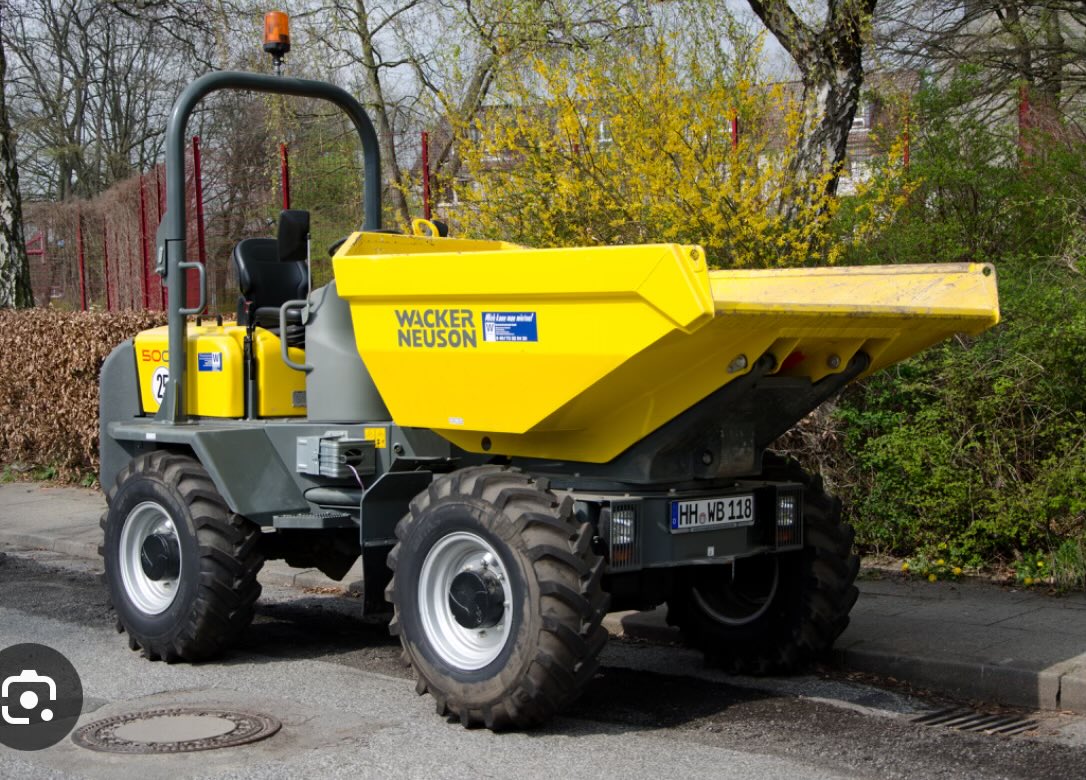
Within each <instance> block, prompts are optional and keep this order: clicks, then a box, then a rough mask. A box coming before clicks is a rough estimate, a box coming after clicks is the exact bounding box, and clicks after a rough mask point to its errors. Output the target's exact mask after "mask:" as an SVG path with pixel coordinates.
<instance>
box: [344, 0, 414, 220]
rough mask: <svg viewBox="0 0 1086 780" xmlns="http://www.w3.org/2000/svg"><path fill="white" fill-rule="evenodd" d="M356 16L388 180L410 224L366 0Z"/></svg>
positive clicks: (358, 2)
mask: <svg viewBox="0 0 1086 780" xmlns="http://www.w3.org/2000/svg"><path fill="white" fill-rule="evenodd" d="M355 16H356V22H357V28H356V32H357V34H358V42H359V44H360V45H361V48H362V65H363V67H364V68H365V70H366V82H367V86H368V87H369V90H370V93H371V97H372V98H373V103H372V108H373V113H374V114H375V115H376V117H377V132H378V134H379V135H380V137H381V146H382V147H383V148H382V149H381V159H382V161H383V162H384V168H385V181H386V182H387V183H388V188H389V196H390V197H391V199H392V208H393V209H394V210H395V212H396V215H397V217H399V219H400V221H401V222H402V223H403V225H404V226H405V227H406V226H407V225H410V224H411V211H410V209H409V208H408V206H407V196H406V194H405V193H404V189H405V184H404V180H403V172H402V171H401V170H400V163H399V160H397V156H396V136H395V134H394V133H393V132H392V120H391V119H390V118H389V111H388V104H387V103H386V102H385V94H384V90H383V88H382V86H381V74H380V72H379V69H380V65H379V64H378V62H377V53H376V51H375V50H374V43H373V35H372V34H371V33H370V27H369V13H368V11H367V9H366V4H365V2H363V0H356V2H355Z"/></svg>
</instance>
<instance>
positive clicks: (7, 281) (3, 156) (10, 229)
mask: <svg viewBox="0 0 1086 780" xmlns="http://www.w3.org/2000/svg"><path fill="white" fill-rule="evenodd" d="M6 71H7V60H6V59H5V57H4V43H3V41H0V308H8V307H15V308H17V309H21V308H27V307H30V306H33V305H34V296H33V294H32V293H31V290H30V260H29V258H28V257H27V256H26V242H25V240H24V237H23V207H22V201H21V200H20V198H19V171H18V169H17V168H16V167H15V136H14V134H13V133H12V130H11V124H10V122H9V121H8V111H7V104H6V102H5V100H4V89H3V88H4V84H5V76H6Z"/></svg>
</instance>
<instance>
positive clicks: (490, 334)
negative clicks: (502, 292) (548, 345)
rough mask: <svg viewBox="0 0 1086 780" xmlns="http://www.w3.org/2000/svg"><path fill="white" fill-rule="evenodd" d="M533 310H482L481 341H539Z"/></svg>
mask: <svg viewBox="0 0 1086 780" xmlns="http://www.w3.org/2000/svg"><path fill="white" fill-rule="evenodd" d="M537 324H538V323H537V322H536V313H535V312H534V311H484V312H483V341H539V329H538V327H537Z"/></svg>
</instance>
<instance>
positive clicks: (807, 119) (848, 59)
mask: <svg viewBox="0 0 1086 780" xmlns="http://www.w3.org/2000/svg"><path fill="white" fill-rule="evenodd" d="M748 2H749V4H750V7H751V10H753V11H754V13H755V14H756V15H757V16H758V18H759V19H761V20H762V22H763V23H764V24H765V26H766V27H767V28H768V29H769V31H770V32H771V33H773V35H774V36H775V37H776V38H777V40H778V41H780V43H781V46H783V47H784V49H785V51H787V52H788V53H789V55H791V57H792V59H793V60H795V62H796V65H797V66H799V70H800V73H801V74H802V80H803V98H804V105H803V112H804V116H803V126H802V138H801V140H800V143H799V148H798V150H797V152H796V158H795V160H794V162H793V165H792V167H793V170H794V171H795V173H796V175H797V176H799V177H801V180H802V181H805V182H807V183H808V197H809V198H811V199H812V201H813V200H816V199H818V198H822V197H831V196H833V195H835V194H836V193H837V184H838V181H839V179H840V175H841V170H842V168H843V167H844V163H845V153H846V150H847V146H848V134H849V131H850V130H851V129H852V121H853V119H854V118H855V117H856V108H857V106H859V103H860V87H861V86H862V85H863V79H864V70H863V46H864V34H865V32H866V30H867V28H868V26H869V24H870V20H871V14H872V13H873V12H874V10H875V4H876V2H877V0H829V2H828V4H827V10H826V20H825V23H824V24H823V26H822V28H821V29H818V30H816V29H813V28H811V27H809V26H808V25H807V24H806V23H805V22H803V21H802V20H801V19H800V18H799V16H798V15H797V14H796V12H795V11H794V10H793V9H792V7H791V6H790V5H789V4H788V0H748ZM827 174H828V178H826V176H827ZM823 182H824V184H823ZM795 210H796V206H795V204H794V202H792V201H791V199H789V201H788V202H787V203H785V204H782V213H783V214H784V216H785V217H790V216H791V215H792V214H793V213H794V211H795Z"/></svg>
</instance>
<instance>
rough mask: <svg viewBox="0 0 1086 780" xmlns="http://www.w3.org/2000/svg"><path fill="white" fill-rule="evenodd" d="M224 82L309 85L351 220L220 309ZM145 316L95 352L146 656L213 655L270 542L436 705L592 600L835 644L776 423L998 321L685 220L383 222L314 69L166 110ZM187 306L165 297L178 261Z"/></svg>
mask: <svg viewBox="0 0 1086 780" xmlns="http://www.w3.org/2000/svg"><path fill="white" fill-rule="evenodd" d="M221 89H241V90H252V91H260V92H270V93H279V94H286V95H295V96H308V97H312V98H319V99H323V100H326V101H330V102H331V103H333V104H335V105H336V106H338V107H339V108H341V109H343V110H344V111H345V112H346V113H347V115H348V116H349V117H350V119H351V120H352V122H353V124H354V126H355V128H356V129H357V131H358V135H359V137H360V139H361V143H362V148H363V154H364V177H365V178H364V214H365V223H364V226H363V228H362V230H360V231H358V232H356V233H353V234H352V235H350V236H349V237H347V238H346V239H345V240H344V241H343V242H342V243H341V244H340V245H339V246H338V248H337V249H336V251H335V253H334V257H333V258H332V261H331V262H332V267H333V272H334V281H332V282H331V283H329V284H327V285H324V286H322V287H319V288H317V289H310V279H311V278H312V276H311V274H310V262H311V259H310V256H309V252H308V233H309V227H308V215H307V214H306V213H305V212H299V211H285V212H283V214H282V216H281V218H280V221H279V226H278V236H277V238H275V239H272V238H267V239H247V240H245V241H241V242H240V243H239V244H238V245H237V248H236V249H235V250H234V260H235V262H236V263H237V266H238V270H239V278H240V280H241V285H242V299H241V302H240V304H239V312H238V314H239V317H238V321H237V323H226V324H223V323H222V322H221V321H216V322H213V323H210V324H208V323H206V322H201V321H200V320H197V321H196V323H195V324H194V323H191V322H189V321H188V318H189V317H191V316H194V315H198V314H200V313H201V312H202V311H203V309H204V308H205V306H204V303H205V297H204V296H205V293H204V290H206V279H205V273H204V269H203V266H201V265H200V264H198V263H191V262H188V261H187V260H186V259H185V257H186V254H185V224H186V222H185V204H186V199H185V192H184V181H185V178H184V156H183V155H184V143H183V141H184V138H185V126H186V122H187V119H188V117H189V115H190V114H191V112H192V110H193V108H194V107H195V106H196V105H197V103H198V102H199V100H200V99H201V98H203V97H204V96H206V95H207V94H209V93H211V92H214V91H217V90H221ZM166 170H167V205H168V210H167V212H166V214H165V216H164V218H163V221H162V224H161V225H160V227H159V232H158V237H157V244H158V267H157V270H158V273H159V274H161V275H162V277H163V278H164V280H165V285H166V287H167V290H168V296H169V297H168V301H169V305H168V309H169V311H168V318H169V319H168V321H169V324H168V326H167V327H165V328H160V329H155V330H150V331H145V332H143V333H140V334H139V335H137V336H136V337H135V338H134V339H131V340H129V341H126V342H124V343H123V344H121V345H120V346H118V347H117V348H116V349H115V350H114V351H113V353H112V354H111V355H110V356H109V358H108V359H107V360H106V362H105V364H104V366H103V369H102V373H101V410H100V411H101V475H100V479H101V484H102V485H103V486H104V487H105V488H106V489H107V498H108V504H109V507H108V510H107V512H106V514H105V515H104V517H103V521H102V525H103V529H104V537H105V538H104V544H103V548H102V550H103V555H104V558H105V566H106V580H107V583H108V588H109V594H110V599H111V603H112V606H113V609H114V610H115V612H116V616H117V620H118V627H119V628H120V629H123V630H124V631H125V632H127V634H128V637H129V643H130V646H131V647H132V648H133V649H139V650H142V652H143V653H144V654H145V655H146V656H147V657H148V658H150V659H151V660H160V659H161V660H166V661H174V660H198V659H205V658H210V657H212V656H214V655H216V654H217V653H219V652H220V651H222V650H223V649H224V648H226V647H228V646H229V645H230V644H231V642H233V641H234V640H235V639H236V638H237V637H238V635H239V634H240V633H241V632H242V631H243V630H244V629H245V627H246V626H247V625H248V623H249V622H250V620H251V619H252V617H253V613H254V605H255V602H256V600H257V598H258V596H259V593H260V586H259V584H258V582H257V573H258V571H259V570H260V567H261V565H262V563H263V561H264V560H266V559H273V558H274V559H284V560H285V561H286V562H287V563H288V564H290V565H293V566H297V567H304V568H310V567H315V568H318V569H320V570H321V571H323V572H324V573H326V574H327V575H328V576H330V577H332V578H337V579H338V578H342V577H343V576H344V575H345V574H346V573H347V572H348V570H349V569H350V568H351V567H352V566H353V565H354V564H355V562H356V561H357V560H358V559H359V558H361V560H362V568H363V598H364V604H365V608H366V609H367V610H370V611H375V612H381V611H383V610H386V609H387V607H386V604H385V599H387V601H388V602H390V604H391V610H392V618H391V623H390V629H391V631H392V633H393V634H395V635H397V636H398V637H399V639H400V641H401V642H402V645H403V649H404V651H405V657H406V659H407V660H409V661H410V663H411V665H412V666H413V668H414V671H415V674H416V675H417V679H418V691H419V692H420V693H429V694H430V695H431V696H432V697H433V698H434V700H435V701H436V705H437V710H438V712H439V713H440V714H447V715H452V716H455V717H457V718H458V719H459V720H460V722H462V723H463V724H464V725H465V726H485V727H487V728H491V729H506V728H523V727H528V726H532V725H536V724H539V723H541V722H543V721H545V720H546V719H547V718H548V717H550V716H551V715H553V714H554V713H555V712H557V711H559V710H560V709H562V708H563V707H564V706H565V705H566V704H567V703H569V702H570V701H571V700H573V699H574V698H575V697H576V696H577V695H578V693H579V692H581V691H582V689H583V688H584V687H585V686H586V684H587V683H588V682H589V680H590V679H591V678H592V676H593V674H594V672H595V670H596V668H597V657H598V654H599V652H600V650H601V648H602V646H603V644H604V641H605V638H606V633H605V631H604V629H603V628H602V626H601V621H602V619H603V617H604V614H605V613H606V612H607V611H608V610H609V609H648V608H653V607H656V606H658V605H661V604H664V603H666V604H667V605H668V608H669V618H670V620H671V622H673V623H674V624H676V625H678V626H679V627H680V628H681V629H682V631H683V633H684V635H685V636H686V638H687V639H688V640H689V641H690V642H692V643H693V644H694V645H696V646H698V647H700V648H702V649H703V650H704V652H705V654H706V656H707V658H708V659H709V660H710V661H712V662H714V663H717V664H720V665H722V666H724V667H725V668H727V669H730V670H733V671H736V672H745V673H773V672H785V671H789V670H793V669H796V668H798V667H800V666H802V665H803V664H804V663H806V662H808V661H810V660H811V659H814V658H816V657H818V656H819V655H821V654H823V653H825V652H826V651H827V650H828V649H829V648H830V647H831V646H832V644H833V642H834V640H835V639H836V638H837V637H838V635H839V634H840V633H841V631H842V630H843V629H844V628H845V626H846V624H847V622H848V614H849V611H850V609H851V607H852V605H853V603H854V601H855V599H856V595H857V590H856V588H855V586H854V584H853V582H854V579H855V577H856V574H857V569H858V558H857V556H856V555H855V554H854V553H853V550H852V542H853V532H852V529H851V528H850V526H849V525H848V524H847V523H845V522H844V521H843V520H842V517H841V506H840V503H839V502H838V501H837V500H835V499H833V498H831V497H830V496H829V495H827V493H826V492H825V491H824V490H823V488H822V484H821V481H820V480H819V479H818V478H817V477H815V476H811V475H808V474H806V473H805V472H804V471H803V470H801V469H800V468H799V467H798V466H797V465H796V464H795V463H794V462H791V461H789V460H786V459H784V458H781V457H780V456H778V455H775V454H773V453H770V452H767V448H768V447H769V446H770V445H771V444H773V442H774V441H775V440H776V439H777V438H778V437H779V436H780V435H781V434H783V433H784V432H786V431H787V430H789V428H791V427H792V426H793V425H795V424H796V422H797V421H799V420H800V419H802V418H803V417H804V416H805V415H806V414H808V413H809V412H810V411H811V410H813V409H815V408H816V407H818V406H819V405H820V404H821V403H822V402H823V401H825V400H826V399H828V398H830V397H831V396H833V395H834V394H836V393H837V392H838V391H839V390H840V389H841V388H842V387H844V386H845V385H846V384H847V383H849V382H851V381H853V380H855V379H858V378H860V377H863V376H866V375H868V374H870V373H872V372H874V371H877V370H879V369H881V368H884V367H886V366H889V365H891V364H893V363H895V362H897V361H900V360H902V359H904V358H906V357H908V356H910V355H912V354H914V353H916V352H918V351H920V350H922V349H924V348H926V347H928V346H929V345H932V344H935V343H937V342H939V341H941V340H943V339H945V338H947V337H948V336H950V335H952V334H954V333H958V332H965V333H971V334H976V333H979V332H981V331H983V330H985V329H986V328H989V327H990V326H992V325H994V324H995V323H996V322H997V321H998V319H999V310H998V303H997V293H996V283H995V276H994V273H993V269H992V268H991V266H988V265H983V264H968V265H967V264H960V265H920V266H894V267H857V268H817V269H788V270H768V271H728V270H709V268H708V267H707V265H706V260H705V256H704V253H703V251H702V250H701V249H700V248H699V247H697V246H681V245H675V244H657V245H646V246H618V247H594V248H574V249H527V248H524V247H520V246H516V245H513V244H509V243H503V242H499V241H482V240H472V239H467V238H450V237H447V236H443V235H440V232H441V231H438V230H437V229H436V227H435V226H434V225H433V224H430V223H427V224H425V225H423V226H422V227H423V228H424V229H419V230H414V231H413V232H412V234H410V235H404V234H398V233H394V232H389V231H383V230H382V229H381V227H382V226H381V202H380V196H381V179H380V159H379V152H378V146H377V138H376V135H375V134H374V131H373V128H372V126H371V124H370V121H369V119H368V118H367V116H366V113H365V111H364V110H363V109H362V107H361V106H360V105H359V104H358V103H357V102H356V101H355V100H354V99H353V98H352V97H351V96H350V95H349V94H347V93H346V92H344V91H343V90H340V89H339V88H337V87H334V86H332V85H330V84H325V83H320V82H314V81H306V80H299V79H293V78H286V77H281V76H265V75H256V74H250V73H236V72H218V73H213V74H209V75H206V76H204V77H202V78H200V79H198V80H197V81H195V82H194V83H193V84H191V85H190V86H189V87H188V88H187V89H185V90H184V92H183V93H182V95H181V96H180V98H179V99H178V101H177V103H176V105H175V107H174V109H173V112H172V114H171V117H170V120H169V125H168V128H167V159H166ZM186 273H195V274H198V275H199V281H200V290H201V295H200V299H199V301H186V300H185V278H184V277H185V274H186Z"/></svg>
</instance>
